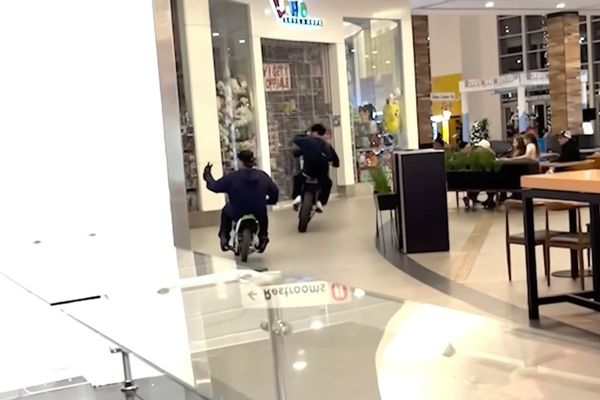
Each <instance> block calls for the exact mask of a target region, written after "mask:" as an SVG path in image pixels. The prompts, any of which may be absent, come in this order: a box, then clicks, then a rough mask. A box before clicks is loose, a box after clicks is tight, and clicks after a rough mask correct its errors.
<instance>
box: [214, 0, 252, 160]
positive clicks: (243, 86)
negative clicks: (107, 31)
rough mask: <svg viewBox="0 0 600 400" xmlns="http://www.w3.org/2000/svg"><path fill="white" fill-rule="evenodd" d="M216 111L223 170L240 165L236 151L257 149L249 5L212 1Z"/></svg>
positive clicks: (221, 0)
mask: <svg viewBox="0 0 600 400" xmlns="http://www.w3.org/2000/svg"><path fill="white" fill-rule="evenodd" d="M209 5H210V23H211V30H212V43H213V58H214V63H215V65H214V67H215V68H214V69H215V81H216V82H217V87H216V94H217V112H218V115H219V132H220V139H221V156H222V160H223V171H224V172H228V171H232V170H234V169H235V168H237V165H236V164H237V162H236V161H237V153H238V152H239V151H241V150H252V151H254V154H256V155H257V156H259V154H258V152H257V148H258V146H257V135H256V132H257V129H256V123H255V120H256V117H255V111H254V96H253V82H252V79H251V77H252V76H253V75H252V65H253V64H252V51H251V49H252V47H251V42H250V40H251V37H250V16H249V10H248V6H247V5H246V4H241V3H236V2H233V1H227V0H210V2H209Z"/></svg>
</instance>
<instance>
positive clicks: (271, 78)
mask: <svg viewBox="0 0 600 400" xmlns="http://www.w3.org/2000/svg"><path fill="white" fill-rule="evenodd" d="M263 74H264V77H265V91H266V92H287V91H288V90H291V89H292V82H291V80H290V64H264V65H263Z"/></svg>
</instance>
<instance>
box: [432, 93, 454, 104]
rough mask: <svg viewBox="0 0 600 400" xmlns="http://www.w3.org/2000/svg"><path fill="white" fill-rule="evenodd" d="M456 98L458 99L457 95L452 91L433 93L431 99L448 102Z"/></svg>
mask: <svg viewBox="0 0 600 400" xmlns="http://www.w3.org/2000/svg"><path fill="white" fill-rule="evenodd" d="M455 100H456V95H455V94H454V93H452V92H447V93H443V92H438V93H431V101H438V102H439V101H441V102H446V101H455Z"/></svg>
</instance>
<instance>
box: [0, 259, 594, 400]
mask: <svg viewBox="0 0 600 400" xmlns="http://www.w3.org/2000/svg"><path fill="white" fill-rule="evenodd" d="M60 307H61V309H62V310H63V311H64V313H66V314H67V315H68V316H70V317H72V318H73V319H74V320H75V321H76V322H79V323H80V324H81V325H82V326H84V327H86V328H89V329H91V330H93V331H94V332H95V333H97V334H98V335H101V336H102V337H103V338H104V339H105V340H109V341H110V342H111V343H116V344H118V346H120V348H122V349H126V351H129V352H131V355H132V357H139V359H140V360H141V362H140V363H141V365H134V364H132V371H133V373H134V375H135V374H138V375H137V376H135V379H134V380H135V382H136V383H138V384H139V385H140V389H138V390H142V389H143V390H148V393H150V395H151V394H152V393H158V391H160V390H163V392H161V393H163V394H164V393H167V392H165V391H167V390H168V391H175V390H180V392H178V393H180V394H181V396H183V395H184V393H186V390H193V392H194V393H196V394H197V395H200V396H202V397H201V398H207V399H211V400H212V399H215V400H216V399H223V400H238V399H244V400H245V399H254V400H275V399H276V400H284V399H285V400H301V399H302V400H305V399H370V400H371V399H383V400H391V399H398V398H405V399H411V400H420V399H495V398H499V399H500V398H502V399H533V398H540V399H564V398H575V399H596V398H597V393H599V392H600V371H599V370H598V369H597V368H596V365H597V364H598V363H599V362H600V347H599V346H598V345H597V344H596V343H593V342H588V341H583V340H576V339H572V338H568V337H560V336H556V335H552V334H548V333H547V332H545V331H543V330H536V329H531V328H529V327H519V326H516V325H512V324H507V323H501V322H498V321H496V320H494V319H490V318H486V317H483V316H479V315H474V314H469V313H463V312H459V311H455V310H451V309H446V308H441V307H436V306H431V305H425V304H419V303H414V302H410V301H399V300H392V299H386V298H381V297H379V296H377V295H373V294H371V293H367V292H365V291H364V290H362V289H359V288H349V287H346V286H344V285H341V284H335V283H330V282H324V281H315V280H311V279H302V278H294V277H289V276H285V275H283V274H281V273H278V272H264V273H257V272H254V271H247V270H239V271H236V270H235V269H234V270H227V271H225V270H224V271H221V272H217V273H212V274H209V275H206V276H199V277H192V278H188V279H184V280H181V281H179V282H178V283H177V284H173V283H170V284H166V285H163V286H161V285H158V286H156V287H152V288H148V287H147V286H142V285H140V287H138V288H133V287H132V288H131V290H130V291H127V292H123V293H116V292H115V293H111V295H110V296H101V298H98V299H94V300H89V301H80V302H74V303H70V304H64V305H61V306H60ZM14 326H19V323H15V324H14ZM45 329H46V328H44V330H45ZM48 344H49V345H52V344H51V343H48ZM96 347H98V348H99V349H102V351H104V353H102V356H103V357H111V356H110V355H108V354H106V351H105V350H106V348H105V347H106V346H105V343H103V344H101V345H99V346H98V345H97V346H96ZM82 351H83V349H82ZM81 354H84V353H81ZM115 356H116V355H112V357H113V358H112V362H113V364H115V365H113V366H112V368H107V369H106V370H107V371H108V370H110V371H111V372H114V371H115V370H118V369H119V368H118V367H119V366H118V365H116V364H117V361H116V359H115ZM85 358H87V357H85ZM117 358H118V357H117ZM42 359H46V357H44V358H42ZM50 359H52V357H50ZM148 365H151V366H153V369H152V371H154V372H153V373H150V371H148V370H145V369H144V367H147V366H148ZM158 371H160V372H158ZM121 373H122V372H121ZM67 375H69V377H84V378H85V379H86V381H87V382H89V379H88V378H87V377H88V376H91V375H88V374H86V373H85V371H82V372H79V371H73V372H70V373H69V374H67ZM64 378H66V376H62V375H59V376H56V379H53V380H52V381H53V382H63V381H64ZM117 378H118V377H116V376H115V377H113V378H112V379H108V380H107V382H112V383H113V384H115V382H120V381H119V380H118V379H117ZM157 379H158V380H159V381H156V380H157ZM121 380H122V377H121ZM145 382H148V383H149V385H144V383H145ZM38 383H40V382H38ZM159 383H160V385H158V384H159ZM152 384H154V385H155V386H152ZM91 387H92V388H94V387H97V388H105V386H104V385H100V386H98V385H95V384H93V383H92V384H91ZM115 388H116V389H117V391H118V385H117V386H115ZM152 390H155V391H156V392H152ZM186 395H189V394H186ZM142 397H143V396H142ZM92 398H93V397H92ZM143 398H152V397H143ZM157 398H161V397H157ZM162 398H165V399H167V398H168V399H176V398H177V397H174V396H171V395H169V396H166V395H165V396H164V397H162ZM181 398H183V397H181ZM188 398H192V397H188ZM0 399H3V398H2V397H1V396H0Z"/></svg>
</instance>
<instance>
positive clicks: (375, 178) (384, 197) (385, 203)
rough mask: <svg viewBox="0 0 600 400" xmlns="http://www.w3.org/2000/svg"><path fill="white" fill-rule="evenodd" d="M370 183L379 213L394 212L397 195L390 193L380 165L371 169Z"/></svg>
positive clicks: (385, 176)
mask: <svg viewBox="0 0 600 400" xmlns="http://www.w3.org/2000/svg"><path fill="white" fill-rule="evenodd" d="M369 173H370V174H371V181H372V182H373V188H374V191H375V199H376V201H375V204H376V205H377V209H378V210H379V211H387V210H395V209H396V208H397V207H398V195H397V194H396V193H393V192H392V188H391V186H390V183H389V181H388V176H387V174H386V172H385V170H384V169H383V167H382V166H381V165H378V166H377V167H375V168H373V169H371V170H370V171H369Z"/></svg>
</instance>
